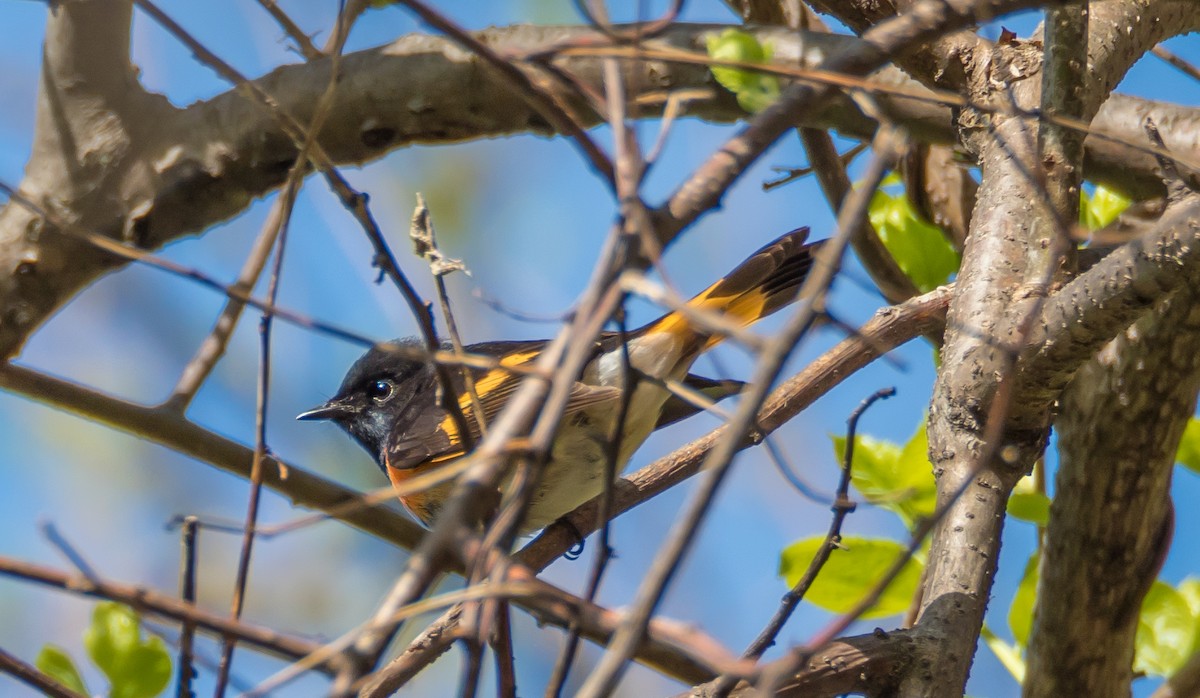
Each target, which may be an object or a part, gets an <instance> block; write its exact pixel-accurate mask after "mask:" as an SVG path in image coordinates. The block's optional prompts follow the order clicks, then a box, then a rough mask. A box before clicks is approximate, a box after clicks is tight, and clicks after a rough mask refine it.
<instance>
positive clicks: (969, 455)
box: [904, 42, 1067, 695]
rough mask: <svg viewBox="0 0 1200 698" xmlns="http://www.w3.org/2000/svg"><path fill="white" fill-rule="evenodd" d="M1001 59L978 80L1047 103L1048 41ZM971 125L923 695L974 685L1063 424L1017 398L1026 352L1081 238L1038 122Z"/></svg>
mask: <svg viewBox="0 0 1200 698" xmlns="http://www.w3.org/2000/svg"><path fill="white" fill-rule="evenodd" d="M990 63H991V65H992V72H991V73H989V75H988V77H987V78H986V79H985V80H983V81H982V83H976V84H973V85H972V89H975V90H980V91H981V92H982V93H984V94H986V93H990V92H994V93H995V94H991V95H987V96H988V97H989V98H993V99H1002V98H1005V97H1007V98H1008V99H1010V100H1012V102H1013V103H1014V104H1015V106H1016V107H1017V109H1020V110H1028V109H1031V108H1033V107H1034V106H1035V105H1037V104H1038V93H1039V92H1040V89H1039V88H1040V85H1039V84H1038V82H1037V78H1038V76H1037V71H1038V69H1039V67H1040V47H1038V46H1036V45H1035V44H1032V43H1023V42H1012V43H1010V44H1004V45H998V46H996V51H995V55H993V56H992V59H991V61H990ZM1031 78H1032V79H1031ZM981 96H983V95H982V94H981ZM962 121H963V123H964V124H965V125H967V127H968V128H972V127H974V128H975V129H977V130H975V131H974V132H973V134H972V139H971V143H972V145H973V146H974V147H975V148H976V150H977V152H978V153H979V159H980V161H981V163H982V171H983V176H982V184H981V186H980V188H979V196H978V200H977V203H976V208H975V215H974V216H973V218H972V220H971V233H970V236H969V237H968V239H967V246H966V250H965V252H964V255H963V262H962V267H961V268H960V270H959V275H958V279H957V281H956V282H955V289H956V290H955V297H954V299H953V300H952V301H951V304H950V312H949V316H948V322H947V332H946V343H945V346H944V348H943V350H942V365H941V369H940V370H939V372H938V378H937V382H936V384H935V387H934V395H933V400H932V403H931V406H930V416H929V454H930V460H931V461H932V462H933V464H934V474H935V475H936V476H937V489H938V504H939V506H949V509H948V510H947V513H946V515H945V516H944V517H943V518H942V520H941V521H940V522H939V524H938V526H937V527H936V529H935V531H934V536H933V540H932V543H931V549H930V555H929V566H928V567H927V569H926V577H925V584H924V597H923V603H922V606H921V612H920V617H919V620H918V625H919V627H921V628H922V629H924V630H925V631H927V632H930V633H932V634H933V636H934V637H937V638H938V641H939V642H940V644H941V650H940V651H939V652H938V653H937V660H936V662H935V664H934V666H933V667H932V668H931V669H930V670H929V671H925V672H917V673H914V674H913V675H911V676H909V677H907V679H906V681H905V684H904V690H905V691H907V692H909V693H911V694H913V695H951V694H958V693H961V691H962V690H963V687H964V685H965V683H966V678H967V673H968V671H969V670H970V666H971V662H972V660H973V657H974V647H975V644H976V641H977V639H978V636H979V630H980V627H981V624H982V622H983V613H984V610H985V609H986V606H987V599H988V597H989V595H990V591H991V585H992V580H993V575H994V573H995V569H996V561H997V558H998V557H999V555H998V553H999V549H1000V532H1001V529H1002V527H1003V522H1004V513H1005V504H1006V503H1007V501H1008V493H1009V491H1010V490H1011V488H1012V486H1013V485H1015V484H1016V482H1017V480H1018V479H1019V478H1020V476H1021V475H1022V474H1023V473H1024V472H1026V470H1027V469H1028V467H1029V466H1030V465H1031V464H1032V462H1033V460H1034V459H1035V458H1036V457H1037V455H1038V454H1040V452H1041V449H1042V448H1043V446H1044V443H1045V439H1046V434H1047V432H1048V430H1049V414H1048V412H1049V410H1048V406H1047V405H1034V404H1030V403H1028V402H1024V401H1017V400H1014V399H1013V392H1012V382H1013V376H1014V375H1015V367H1016V358H1017V354H1016V352H1017V350H1018V348H1019V347H1020V346H1022V345H1023V344H1024V342H1025V337H1026V336H1027V334H1028V332H1029V327H1030V325H1031V321H1032V319H1033V318H1035V317H1036V316H1037V313H1038V308H1039V306H1040V305H1041V302H1042V299H1044V298H1045V296H1046V294H1047V293H1048V291H1049V286H1050V282H1051V280H1052V279H1053V277H1054V274H1055V273H1056V271H1057V270H1058V267H1059V257H1060V255H1061V254H1062V250H1063V249H1065V248H1066V243H1067V240H1066V239H1065V236H1063V235H1062V233H1061V229H1062V226H1061V224H1060V222H1059V219H1058V217H1057V215H1056V214H1055V212H1054V211H1053V210H1052V209H1051V208H1050V206H1049V202H1048V201H1047V200H1046V198H1045V195H1044V194H1043V193H1042V192H1041V190H1040V188H1041V178H1040V176H1039V174H1040V172H1041V168H1040V163H1039V162H1038V153H1037V152H1036V151H1037V149H1036V138H1037V136H1036V133H1035V130H1034V129H1035V128H1036V124H1035V123H1033V122H1032V121H1030V120H1028V119H1026V118H1023V117H1019V116H1007V115H1000V114H993V115H989V116H984V115H980V114H978V113H972V112H965V113H964V115H963V118H962ZM964 487H965V489H964ZM955 497H957V499H953V501H952V498H955Z"/></svg>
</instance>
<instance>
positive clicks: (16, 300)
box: [0, 0, 1200, 356]
mask: <svg viewBox="0 0 1200 698" xmlns="http://www.w3.org/2000/svg"><path fill="white" fill-rule="evenodd" d="M98 5H103V6H104V10H101V11H98V10H97V9H96V7H97V6H98ZM110 8H116V9H117V10H118V11H109V9H110ZM89 13H91V14H89ZM92 15H97V16H95V17H93V16H92ZM81 18H82V19H83V21H84V24H80V19H81ZM128 19H129V3H128V2H121V3H116V4H110V3H106V2H98V0H88V1H84V2H75V3H64V4H63V5H62V7H61V8H60V9H59V10H58V12H57V13H56V14H53V15H52V16H51V17H50V19H49V23H48V27H47V43H46V56H45V62H46V66H47V67H46V71H45V74H44V76H43V85H42V92H41V95H40V97H39V105H38V115H37V122H36V123H37V130H36V135H35V143H34V148H33V156H32V158H31V160H30V162H29V165H28V167H27V173H28V174H27V176H26V178H25V180H24V181H23V182H22V183H21V191H22V192H23V193H24V195H25V196H27V197H29V198H30V199H32V200H33V201H35V202H37V203H38V204H39V205H41V206H42V207H44V208H46V209H47V210H49V211H51V212H53V213H56V214H58V215H60V216H61V217H62V218H64V219H65V220H67V221H68V222H70V223H72V224H76V225H81V226H84V227H86V228H87V229H89V230H91V231H93V232H97V233H101V234H103V235H106V236H109V237H111V238H114V239H118V240H123V241H125V242H128V243H130V244H134V245H137V246H139V247H142V248H147V249H153V248H157V247H160V246H162V245H164V244H166V243H167V242H170V241H172V240H175V239H178V238H180V237H183V236H185V235H189V234H196V233H199V232H202V231H204V230H206V229H207V228H209V227H210V226H212V225H214V224H215V223H217V222H220V221H222V220H225V219H227V218H229V217H231V216H233V215H235V214H237V213H238V212H240V211H241V210H243V209H244V208H245V207H246V206H247V205H248V203H249V202H250V201H251V200H253V199H254V198H256V197H259V196H263V195H264V194H266V193H268V192H269V191H271V190H272V189H273V188H275V187H277V186H279V185H280V184H281V183H282V181H283V179H284V177H285V175H286V172H287V169H288V167H289V166H290V165H291V163H292V162H293V161H294V159H295V156H296V151H295V145H294V144H293V142H292V141H291V140H290V139H289V138H287V137H286V136H285V135H284V134H283V133H281V132H280V130H279V127H278V125H277V123H276V119H274V118H273V117H272V116H271V115H270V114H269V113H267V112H266V111H265V110H264V109H263V108H261V107H259V106H258V105H256V104H254V103H253V102H252V101H251V100H249V99H247V98H245V97H243V96H242V95H241V94H239V93H236V92H234V91H232V90H231V91H229V92H227V93H224V94H221V95H218V96H217V97H214V98H212V99H209V100H206V101H202V102H198V103H196V104H193V105H191V106H189V107H187V108H186V109H175V108H174V107H172V106H171V105H170V104H169V103H168V102H167V101H166V100H165V99H163V98H162V97H161V96H159V95H154V94H150V93H147V92H145V91H144V90H143V89H142V88H141V87H140V86H139V85H138V83H137V82H136V79H135V73H134V70H133V68H132V66H131V65H129V62H128V57H127V56H126V55H124V53H123V52H124V51H126V50H127V47H128ZM79 26H87V28H88V32H87V34H86V37H81V38H80V39H79V40H76V28H77V27H79ZM715 29H716V27H711V26H697V25H681V26H679V27H675V28H673V29H672V30H671V31H669V32H667V34H666V35H664V36H663V37H662V38H661V39H660V40H659V41H660V42H662V44H664V45H667V46H673V47H678V48H686V49H688V50H691V51H697V52H701V53H702V52H703V51H704V36H705V35H706V34H707V33H708V32H710V31H713V30H715ZM756 31H757V32H758V33H759V34H760V38H762V39H763V40H766V41H770V42H772V43H773V44H774V45H775V47H776V55H777V56H778V57H779V58H780V59H781V60H783V61H794V60H795V59H796V58H797V57H799V56H800V55H801V54H803V55H804V57H805V58H806V59H807V60H808V61H810V62H812V61H816V60H819V59H820V58H822V57H823V56H827V55H829V54H831V53H834V52H837V51H841V50H844V49H846V48H850V47H852V46H854V45H856V44H858V43H859V40H858V39H856V38H853V37H845V36H833V35H826V34H814V33H806V32H790V31H784V30H778V29H776V30H770V29H762V30H756ZM590 34H591V31H590V30H589V29H585V28H580V27H533V26H514V27H507V28H500V29H491V30H487V31H484V32H481V33H480V34H479V36H480V37H481V38H482V39H483V40H485V41H486V42H487V43H489V44H490V45H492V46H494V47H496V48H497V49H498V50H502V51H505V52H509V53H514V52H515V53H520V52H521V51H525V50H529V49H534V48H539V47H546V46H549V45H555V44H558V43H561V42H563V41H568V40H574V39H579V38H581V37H585V36H589V35H590ZM558 64H559V65H560V66H561V67H562V68H563V69H565V70H567V71H569V72H571V73H572V74H574V75H576V76H578V79H579V80H581V81H582V82H584V83H586V84H588V85H591V86H593V87H594V88H596V89H599V88H600V86H601V84H602V76H601V59H598V58H588V57H578V56H576V57H564V58H561V59H559V60H558ZM622 65H623V67H624V68H625V69H626V71H627V75H626V77H625V83H626V84H629V85H641V86H649V87H645V88H644V89H643V93H642V94H641V95H640V96H641V97H647V98H654V97H657V98H658V99H659V100H660V101H659V102H658V104H661V103H662V101H664V100H665V96H666V95H667V94H669V93H671V92H674V91H680V90H695V89H697V88H701V89H703V90H707V91H708V94H709V96H708V97H706V98H701V99H697V100H695V101H691V102H689V103H688V111H687V113H688V114H689V115H690V116H693V117H697V118H702V119H706V120H710V121H718V122H731V121H735V120H738V119H741V118H744V117H745V114H744V113H743V112H742V111H741V109H740V108H739V107H738V106H737V105H736V103H735V101H734V100H733V98H732V96H730V95H729V94H728V93H726V92H724V91H723V90H721V89H720V88H717V87H716V86H715V85H714V83H713V82H712V80H711V78H710V75H709V73H708V70H707V68H705V67H703V66H697V65H685V64H679V63H669V62H666V61H661V60H650V61H622ZM329 69H330V64H329V61H327V60H318V61H313V62H312V63H308V64H303V65H292V66H285V67H282V68H279V69H277V70H275V71H273V72H272V73H270V74H268V75H266V76H263V77H262V78H259V79H258V80H257V81H256V83H257V84H258V85H259V86H260V87H262V88H263V89H264V90H265V91H266V92H268V93H269V94H271V95H273V96H274V97H275V98H276V99H277V100H278V101H279V102H280V104H281V106H282V108H283V109H284V110H286V111H288V112H289V113H290V114H291V115H292V116H293V117H294V118H295V119H297V120H299V121H300V122H301V123H303V122H305V121H306V120H307V119H308V118H309V117H310V116H311V113H310V112H311V110H312V107H313V105H314V104H316V103H317V101H318V99H317V98H318V97H319V92H320V90H322V89H323V86H324V85H326V84H328V77H329V76H328V71H329ZM341 69H342V73H343V77H342V79H341V81H340V82H339V86H338V92H337V95H336V98H335V102H334V104H333V107H332V110H331V113H330V118H329V120H328V122H327V125H326V126H325V128H324V129H323V131H322V137H321V142H322V146H323V148H324V149H325V150H326V151H327V152H328V153H329V155H330V157H332V158H333V159H334V161H335V162H337V163H362V162H366V161H369V160H372V159H375V158H378V157H381V156H383V155H385V154H386V153H388V152H390V151H391V150H394V149H396V148H400V147H404V146H407V145H412V144H417V143H449V142H457V141H465V140H470V139H476V138H487V137H495V136H501V135H506V134H512V133H528V132H533V133H542V134H548V133H549V131H548V128H549V127H548V125H547V124H545V123H544V122H543V121H542V120H541V119H540V118H539V117H538V116H537V115H536V114H535V113H534V112H532V111H531V110H530V109H529V107H528V105H526V103H525V102H524V101H523V100H521V99H520V98H519V97H518V96H516V95H514V94H513V93H512V91H511V90H509V89H507V87H506V83H504V82H503V81H501V80H499V79H497V78H496V77H495V76H494V75H493V74H492V72H491V71H490V70H489V69H488V68H487V67H486V66H484V65H482V64H480V62H479V61H477V60H475V59H474V57H473V56H471V55H470V54H467V53H465V52H464V51H462V50H461V49H459V48H457V47H456V46H454V45H453V44H452V43H451V42H449V41H447V40H445V39H442V38H438V37H430V36H424V35H412V36H407V37H403V38H401V39H399V40H397V41H395V42H393V43H391V44H388V45H386V46H381V47H378V48H374V49H369V50H365V51H359V52H357V53H353V54H350V55H347V56H345V57H344V58H343V59H342V67H341ZM875 79H877V80H880V81H882V82H884V83H885V84H890V85H894V86H899V87H904V88H906V89H910V90H920V89H923V88H920V87H919V85H917V84H916V83H914V82H913V81H911V80H909V79H908V78H906V77H904V75H903V74H902V73H900V72H899V71H897V70H895V69H886V70H884V71H882V72H880V73H878V74H877V75H876V76H875ZM464 85H466V86H470V87H471V89H463V86H464ZM561 96H563V97H564V98H566V99H571V96H570V95H561ZM642 101H643V102H644V101H645V100H642ZM651 101H652V102H653V99H651ZM572 103H574V104H575V106H576V107H577V109H578V111H579V113H581V114H583V115H584V118H586V119H587V120H588V123H598V122H599V117H598V116H597V115H595V114H593V113H591V112H590V111H588V110H587V109H586V108H585V106H584V105H583V104H581V103H577V102H575V101H574V100H572ZM880 105H881V108H882V110H883V112H884V113H885V114H886V115H887V116H888V118H889V119H894V120H896V121H898V122H899V123H900V124H902V125H904V126H905V127H906V128H907V130H908V131H909V132H910V133H912V134H913V135H914V136H915V137H917V138H921V139H925V140H929V141H933V142H939V143H950V142H953V140H954V138H955V133H954V129H953V124H952V118H951V111H950V109H949V108H947V107H943V106H937V105H934V104H930V103H923V102H918V101H914V100H912V99H899V98H886V97H884V98H881V100H880ZM655 108H656V107H654V106H653V103H652V104H651V105H650V106H649V107H648V111H647V114H649V115H653V113H654V109H655ZM1147 113H1152V114H1153V115H1154V117H1155V119H1156V122H1157V123H1160V124H1164V125H1167V124H1169V125H1170V126H1165V127H1164V129H1163V131H1164V137H1165V138H1166V139H1167V142H1168V145H1170V146H1171V147H1172V148H1173V149H1175V151H1176V152H1178V153H1180V154H1182V155H1185V156H1191V157H1194V158H1196V159H1200V136H1197V134H1200V128H1196V127H1195V125H1196V124H1197V123H1198V122H1200V112H1197V110H1192V109H1184V108H1180V107H1175V106H1172V105H1165V104H1156V103H1153V102H1147V101H1144V100H1136V99H1132V98H1124V99H1120V100H1113V102H1112V103H1110V104H1109V105H1106V107H1105V109H1104V110H1102V112H1101V115H1100V117H1099V118H1098V119H1097V123H1096V127H1097V128H1098V129H1101V130H1104V131H1105V132H1107V133H1111V134H1113V135H1115V136H1117V137H1118V138H1119V139H1123V140H1125V141H1127V142H1135V143H1137V142H1141V139H1142V136H1141V133H1140V130H1139V126H1138V124H1140V119H1141V118H1142V117H1143V116H1145V115H1146V114H1147ZM1110 114H1111V116H1110ZM806 125H811V126H815V127H819V128H837V129H838V130H840V131H842V132H843V133H845V134H847V135H851V136H857V137H861V138H867V137H870V135H871V134H872V133H873V131H874V128H875V125H876V124H875V122H874V121H873V120H871V119H870V118H868V117H867V116H865V115H864V114H863V113H862V112H860V111H859V110H858V109H857V107H855V106H854V104H853V103H852V102H851V101H850V100H849V99H848V98H846V97H844V96H842V97H838V98H835V99H832V100H830V101H829V102H828V103H827V104H826V106H825V107H824V108H822V109H820V110H817V111H816V112H815V113H814V114H813V115H812V116H811V118H810V119H809V120H807V124H806ZM1087 147H1088V151H1087V152H1088V161H1087V167H1088V174H1089V177H1092V178H1096V179H1101V180H1104V181H1108V182H1110V183H1113V184H1115V185H1117V186H1118V187H1120V188H1123V189H1127V190H1133V191H1136V192H1147V191H1153V190H1155V189H1156V188H1158V187H1159V185H1158V184H1157V179H1156V177H1155V176H1154V174H1153V172H1154V161H1153V159H1152V158H1151V157H1149V156H1148V155H1145V154H1140V155H1139V154H1138V153H1131V152H1130V151H1129V149H1128V148H1126V147H1123V146H1120V145H1117V144H1115V143H1112V142H1111V141H1105V140H1100V139H1096V138H1094V137H1093V138H1089V139H1088V143H1087ZM120 263H121V262H120V261H119V260H117V259H116V258H114V257H112V256H110V255H108V254H105V253H101V252H99V251H97V250H96V249H94V248H93V247H90V246H88V245H86V244H84V243H81V242H79V241H77V240H76V239H74V238H71V237H69V236H65V235H62V234H58V233H55V232H54V231H53V230H52V229H50V228H49V226H47V225H46V224H45V222H44V221H42V220H41V219H40V218H39V217H38V216H37V215H35V214H34V213H31V212H30V211H28V210H26V209H24V208H22V207H20V206H19V205H17V204H15V203H11V202H10V203H9V204H8V205H7V206H6V207H5V208H4V209H3V210H0V299H3V300H2V301H0V355H2V356H10V355H13V354H15V353H16V352H17V351H19V349H20V346H21V345H22V344H23V343H24V341H25V340H26V339H27V338H28V336H29V335H30V334H31V333H32V331H33V330H34V329H35V328H36V327H37V326H38V325H40V323H41V322H42V321H44V320H45V318H46V317H48V316H49V314H50V313H52V312H53V311H54V310H56V309H57V308H58V307H59V306H60V305H61V304H63V303H65V302H66V301H68V300H70V298H71V297H72V296H73V295H74V294H75V293H77V292H78V291H79V290H80V289H81V288H82V287H83V286H84V285H86V284H87V283H89V282H90V281H92V280H94V279H95V278H96V277H97V276H99V275H100V274H102V273H104V272H106V271H108V270H110V269H112V268H113V267H115V266H117V265H118V264H120Z"/></svg>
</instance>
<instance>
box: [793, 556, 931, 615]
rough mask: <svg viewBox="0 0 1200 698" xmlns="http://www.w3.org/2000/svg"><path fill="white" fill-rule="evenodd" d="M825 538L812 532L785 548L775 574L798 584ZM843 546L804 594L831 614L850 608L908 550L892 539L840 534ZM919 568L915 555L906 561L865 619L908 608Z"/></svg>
mask: <svg viewBox="0 0 1200 698" xmlns="http://www.w3.org/2000/svg"><path fill="white" fill-rule="evenodd" d="M824 541H825V538H824V537H823V536H814V537H812V538H806V539H804V540H800V541H797V542H795V543H792V544H791V545H789V546H788V547H786V548H784V550H783V553H782V554H781V555H780V557H779V575H780V576H781V577H783V578H784V579H785V580H786V581H787V583H788V586H793V587H794V586H796V583H797V582H799V581H800V577H801V576H803V575H804V571H805V570H806V569H808V565H809V563H810V562H812V560H813V558H814V557H816V555H817V551H818V550H819V549H820V547H821V545H822V544H823V543H824ZM841 546H842V547H840V548H837V549H835V550H834V551H833V553H832V554H831V555H830V556H829V560H828V561H826V563H825V566H824V567H822V568H821V573H820V574H818V575H817V578H816V581H814V582H813V585H812V586H811V587H809V589H808V593H807V594H805V596H804V599H805V600H806V601H809V602H811V603H813V604H815V605H817V606H819V607H821V608H823V609H825V610H827V611H832V612H834V613H845V612H847V611H849V610H850V609H852V608H854V606H855V604H857V603H858V602H859V601H860V600H862V599H863V597H865V596H866V595H867V592H869V591H870V590H871V589H872V588H874V586H875V584H877V583H878V581H879V579H880V578H882V577H883V575H884V573H885V572H887V570H888V568H890V567H891V566H892V564H893V563H894V562H895V561H896V558H897V557H898V556H900V555H904V554H905V551H906V549H905V547H904V546H903V545H901V544H899V543H897V542H896V541H892V540H882V539H871V538H856V537H847V538H843V539H842V541H841ZM921 568H922V565H921V563H920V562H919V561H917V560H915V559H909V560H908V561H907V562H905V563H904V567H903V569H902V570H901V571H900V574H898V575H897V576H896V578H895V579H894V580H892V583H891V584H889V585H888V587H887V589H886V590H884V592H883V594H882V595H881V596H880V597H879V601H878V602H876V604H875V605H874V606H872V607H871V609H870V610H868V611H867V612H866V613H864V614H863V618H881V617H883V616H893V615H896V614H898V613H903V612H904V611H906V610H907V609H908V606H909V604H910V603H912V597H913V594H914V593H915V592H916V590H917V585H918V584H919V583H920V582H921Z"/></svg>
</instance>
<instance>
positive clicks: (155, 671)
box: [83, 601, 171, 698]
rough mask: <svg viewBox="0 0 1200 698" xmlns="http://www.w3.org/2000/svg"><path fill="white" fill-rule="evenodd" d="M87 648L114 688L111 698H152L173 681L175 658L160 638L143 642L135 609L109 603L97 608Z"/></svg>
mask: <svg viewBox="0 0 1200 698" xmlns="http://www.w3.org/2000/svg"><path fill="white" fill-rule="evenodd" d="M83 644H84V646H85V647H86V648H87V651H88V655H89V656H90V657H91V658H92V661H93V662H95V663H96V666H98V667H99V668H100V670H101V671H103V672H104V675H105V676H107V677H108V680H109V682H110V683H111V684H112V689H111V690H110V692H109V698H152V697H153V696H157V695H158V694H160V693H162V692H163V690H164V689H166V687H167V684H168V683H169V682H170V680H171V655H170V654H168V653H167V649H166V646H165V645H163V641H162V640H160V639H159V638H157V637H151V638H150V639H149V640H145V641H143V640H142V632H141V627H140V625H139V621H138V616H137V614H136V613H134V611H133V609H131V608H129V607H128V606H123V605H121V604H118V603H113V602H110V601H106V602H104V603H100V604H97V605H96V609H95V611H93V612H92V625H91V627H89V628H88V629H87V630H86V631H85V632H84V634H83Z"/></svg>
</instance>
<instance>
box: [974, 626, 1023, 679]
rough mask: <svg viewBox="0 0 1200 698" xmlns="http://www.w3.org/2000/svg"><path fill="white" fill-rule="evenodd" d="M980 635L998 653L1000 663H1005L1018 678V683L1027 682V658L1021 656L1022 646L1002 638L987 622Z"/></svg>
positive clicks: (997, 657)
mask: <svg viewBox="0 0 1200 698" xmlns="http://www.w3.org/2000/svg"><path fill="white" fill-rule="evenodd" d="M980 636H981V637H983V641H984V642H986V643H987V646H988V649H990V650H991V651H992V654H994V655H996V659H998V660H1000V663H1001V664H1002V665H1004V668H1005V669H1007V670H1008V673H1009V674H1011V675H1012V677H1013V678H1014V679H1016V680H1017V683H1019V684H1023V683H1025V659H1024V657H1022V656H1021V646H1020V645H1015V644H1014V645H1010V644H1008V643H1007V642H1005V641H1004V640H1001V639H1000V638H999V637H997V636H996V633H994V632H992V629H991V628H989V627H988V626H987V623H984V624H983V628H982V632H980Z"/></svg>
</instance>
